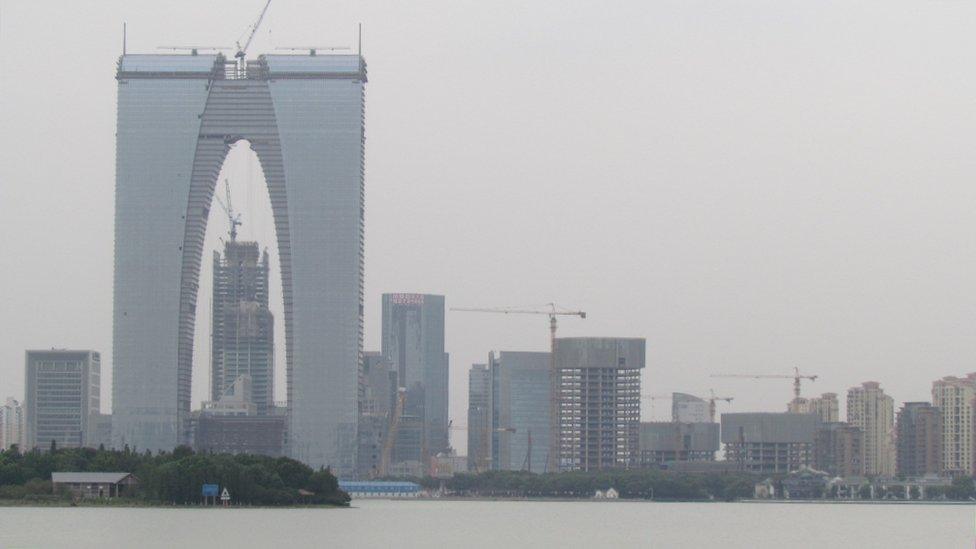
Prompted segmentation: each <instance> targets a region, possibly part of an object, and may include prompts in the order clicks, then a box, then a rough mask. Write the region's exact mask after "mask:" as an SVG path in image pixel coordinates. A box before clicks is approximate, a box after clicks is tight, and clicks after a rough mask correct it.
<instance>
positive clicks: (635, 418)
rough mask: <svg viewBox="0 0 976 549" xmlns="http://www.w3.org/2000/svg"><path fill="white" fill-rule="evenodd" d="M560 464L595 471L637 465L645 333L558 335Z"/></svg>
mask: <svg viewBox="0 0 976 549" xmlns="http://www.w3.org/2000/svg"><path fill="white" fill-rule="evenodd" d="M555 348H556V388H557V393H556V394H557V397H556V402H555V408H556V413H557V417H558V426H559V427H558V430H559V440H558V452H559V455H558V464H559V469H560V470H562V471H571V470H583V471H593V470H599V469H610V468H620V467H634V466H637V465H638V464H639V460H640V452H639V438H640V435H639V432H640V385H641V378H640V375H641V370H642V369H643V368H644V362H645V356H644V353H645V351H644V350H645V341H644V339H642V338H626V339H624V338H557V339H556V341H555Z"/></svg>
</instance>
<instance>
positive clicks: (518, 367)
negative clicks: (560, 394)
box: [469, 351, 552, 473]
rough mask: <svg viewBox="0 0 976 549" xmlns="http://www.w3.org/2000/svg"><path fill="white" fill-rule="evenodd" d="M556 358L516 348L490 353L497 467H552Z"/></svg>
mask: <svg viewBox="0 0 976 549" xmlns="http://www.w3.org/2000/svg"><path fill="white" fill-rule="evenodd" d="M550 356H551V355H550V354H549V353H534V352H512V351H502V352H500V353H498V354H497V355H496V354H495V353H490V354H489V355H488V368H489V370H490V371H491V401H490V405H491V411H490V416H491V466H492V469H494V470H498V471H531V472H536V473H542V472H545V471H547V470H548V461H549V431H550V429H551V428H552V425H551V423H550V421H549V417H550V408H551V406H550V400H549V395H550V392H551V390H552V384H551V379H552V377H551V375H550V369H551V368H552V363H551V361H550ZM469 452H470V450H469Z"/></svg>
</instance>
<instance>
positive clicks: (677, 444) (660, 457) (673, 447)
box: [640, 422, 719, 467]
mask: <svg viewBox="0 0 976 549" xmlns="http://www.w3.org/2000/svg"><path fill="white" fill-rule="evenodd" d="M718 427H719V426H718V423H675V422H648V423H641V424H640V463H641V466H643V467H648V466H652V465H663V464H664V463H667V462H673V461H712V460H714V459H715V452H717V451H718V450H719V429H718Z"/></svg>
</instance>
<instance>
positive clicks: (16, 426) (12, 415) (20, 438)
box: [0, 397, 27, 450]
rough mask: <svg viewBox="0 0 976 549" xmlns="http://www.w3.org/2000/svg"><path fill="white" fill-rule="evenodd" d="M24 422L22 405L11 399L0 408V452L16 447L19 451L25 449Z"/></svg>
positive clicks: (25, 426)
mask: <svg viewBox="0 0 976 549" xmlns="http://www.w3.org/2000/svg"><path fill="white" fill-rule="evenodd" d="M26 430H27V425H26V424H25V422H24V405H23V404H21V403H20V402H17V401H16V400H14V399H13V398H12V397H7V401H6V402H5V403H4V405H3V406H2V407H0V450H6V449H7V448H10V447H11V446H14V445H16V446H17V447H18V448H20V449H21V450H25V449H27V444H26V443H25V441H24V436H25V435H26V434H27V433H26Z"/></svg>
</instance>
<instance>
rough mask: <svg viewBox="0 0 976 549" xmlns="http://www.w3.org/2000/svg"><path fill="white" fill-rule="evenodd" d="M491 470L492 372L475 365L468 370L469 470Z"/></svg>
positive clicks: (483, 366) (478, 471)
mask: <svg viewBox="0 0 976 549" xmlns="http://www.w3.org/2000/svg"><path fill="white" fill-rule="evenodd" d="M546 402H548V399H547V400H546ZM489 469H491V371H490V370H489V369H488V365H486V364H473V365H472V366H471V369H470V370H468V470H469V471H472V472H475V473H481V472H484V471H487V470H489Z"/></svg>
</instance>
